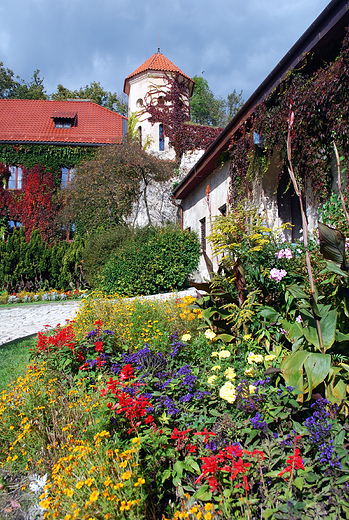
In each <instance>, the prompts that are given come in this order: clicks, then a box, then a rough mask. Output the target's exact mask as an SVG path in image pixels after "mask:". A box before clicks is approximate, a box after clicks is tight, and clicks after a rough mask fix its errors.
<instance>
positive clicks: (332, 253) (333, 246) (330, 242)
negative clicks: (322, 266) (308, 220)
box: [319, 222, 345, 265]
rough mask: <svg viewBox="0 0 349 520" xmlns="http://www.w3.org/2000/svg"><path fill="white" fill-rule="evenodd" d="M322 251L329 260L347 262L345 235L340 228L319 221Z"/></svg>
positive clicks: (338, 262) (337, 262) (340, 263)
mask: <svg viewBox="0 0 349 520" xmlns="http://www.w3.org/2000/svg"><path fill="white" fill-rule="evenodd" d="M319 239H320V252H321V253H322V254H323V256H324V258H326V259H327V260H332V261H333V262H335V263H336V264H339V265H342V264H343V263H344V262H345V237H344V235H343V233H341V231H339V230H338V229H334V228H331V227H329V226H326V224H323V223H322V222H319Z"/></svg>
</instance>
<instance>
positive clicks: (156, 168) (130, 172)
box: [62, 141, 173, 234]
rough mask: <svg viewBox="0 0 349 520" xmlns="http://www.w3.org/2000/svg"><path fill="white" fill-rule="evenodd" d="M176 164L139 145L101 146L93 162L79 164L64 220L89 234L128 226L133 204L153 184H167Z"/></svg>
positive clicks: (68, 191) (67, 194)
mask: <svg viewBox="0 0 349 520" xmlns="http://www.w3.org/2000/svg"><path fill="white" fill-rule="evenodd" d="M172 175H173V165H172V164H170V163H169V162H167V161H163V160H160V159H157V158H156V157H154V156H152V155H150V154H147V153H145V152H144V151H143V150H142V149H141V148H140V147H139V144H136V143H134V142H132V141H131V142H129V141H125V142H123V143H121V144H115V145H110V146H105V147H102V148H100V149H99V150H98V152H97V155H96V156H95V158H94V159H92V160H90V161H86V162H84V163H82V164H81V165H79V166H78V167H77V169H76V172H75V177H74V179H73V181H72V182H71V183H70V184H69V185H68V187H67V188H65V190H64V199H65V205H66V206H65V209H64V211H63V213H62V218H63V220H65V225H67V222H74V223H75V226H76V230H77V231H78V232H79V233H81V234H84V233H86V232H87V233H89V232H91V231H93V230H95V229H97V228H99V227H102V228H106V227H113V226H117V225H125V224H126V223H127V218H128V217H129V216H130V215H131V212H132V209H133V205H134V203H135V202H136V201H137V200H139V198H140V197H142V196H144V200H145V204H146V209H147V213H148V219H149V223H151V222H150V215H149V211H148V208H147V200H146V189H147V186H148V185H149V183H150V182H153V181H156V182H159V181H165V180H168V179H169V178H170V177H171V176H172Z"/></svg>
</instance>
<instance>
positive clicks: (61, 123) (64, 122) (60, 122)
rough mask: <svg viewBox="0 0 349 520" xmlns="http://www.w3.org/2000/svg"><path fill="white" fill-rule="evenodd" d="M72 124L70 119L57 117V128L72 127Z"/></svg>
mask: <svg viewBox="0 0 349 520" xmlns="http://www.w3.org/2000/svg"><path fill="white" fill-rule="evenodd" d="M72 126H73V124H72V121H71V120H70V119H55V128H71V127H72Z"/></svg>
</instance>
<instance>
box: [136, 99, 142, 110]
mask: <svg viewBox="0 0 349 520" xmlns="http://www.w3.org/2000/svg"><path fill="white" fill-rule="evenodd" d="M136 105H137V108H143V99H142V98H139V99H137V102H136Z"/></svg>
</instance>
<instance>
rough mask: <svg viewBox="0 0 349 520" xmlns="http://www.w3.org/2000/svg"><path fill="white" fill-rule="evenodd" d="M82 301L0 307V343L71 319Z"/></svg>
mask: <svg viewBox="0 0 349 520" xmlns="http://www.w3.org/2000/svg"><path fill="white" fill-rule="evenodd" d="M195 292H196V291H195V289H194V288H192V289H188V290H186V291H181V292H178V293H176V294H174V293H167V294H157V295H154V296H144V297H143V298H146V299H167V298H171V297H174V296H178V297H183V296H187V295H194V294H195ZM79 305H83V301H78V302H75V301H73V302H72V301H68V302H52V303H51V302H50V303H43V304H38V303H36V304H33V305H17V306H15V305H14V306H13V307H12V306H9V307H2V308H0V345H4V344H5V343H8V342H9V341H13V340H15V339H19V338H23V337H26V336H29V335H31V334H37V333H38V332H39V331H42V330H45V328H46V326H49V328H53V327H56V326H57V325H58V324H59V323H60V324H61V325H63V324H64V323H65V320H70V319H73V318H74V316H75V314H76V311H77V310H78V308H79Z"/></svg>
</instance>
